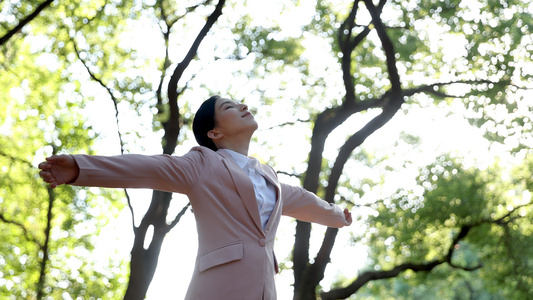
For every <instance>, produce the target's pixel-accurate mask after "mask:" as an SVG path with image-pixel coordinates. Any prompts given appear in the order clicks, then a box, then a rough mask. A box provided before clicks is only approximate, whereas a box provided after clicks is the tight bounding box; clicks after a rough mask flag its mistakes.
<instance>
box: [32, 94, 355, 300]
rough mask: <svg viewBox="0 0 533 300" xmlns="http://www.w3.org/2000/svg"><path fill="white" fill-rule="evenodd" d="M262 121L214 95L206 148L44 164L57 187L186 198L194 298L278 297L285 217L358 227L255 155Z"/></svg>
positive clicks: (198, 132) (203, 116) (200, 119)
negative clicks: (280, 230)
mask: <svg viewBox="0 0 533 300" xmlns="http://www.w3.org/2000/svg"><path fill="white" fill-rule="evenodd" d="M256 129H257V122H256V121H255V119H254V117H253V115H252V114H251V113H250V112H249V111H248V107H247V106H246V105H244V104H239V103H237V102H235V101H233V100H230V99H225V98H221V97H219V96H213V97H211V98H209V99H208V100H206V101H205V102H204V103H203V104H202V105H201V107H200V108H199V109H198V112H197V113H196V116H195V118H194V121H193V131H194V135H195V138H196V140H197V142H198V143H199V144H200V146H199V147H194V148H192V149H191V150H190V152H188V153H187V154H185V155H183V156H181V157H178V156H169V155H155V156H144V155H134V154H130V155H121V156H113V157H104V156H87V155H58V156H52V157H49V158H47V159H46V161H45V162H42V163H41V164H39V168H40V169H41V172H40V175H41V177H42V178H43V179H44V181H45V182H47V183H49V184H50V186H51V187H57V186H58V185H61V184H72V185H77V186H97V187H110V188H149V189H155V190H162V191H168V192H174V193H183V194H186V195H187V196H188V198H189V200H190V202H191V205H192V208H193V211H194V216H195V219H196V225H197V230H198V254H197V257H196V264H195V268H194V273H193V276H192V279H191V283H190V285H189V289H188V291H187V295H186V299H191V300H204V299H205V300H211V299H231V300H236V299H246V300H261V299H276V290H275V286H274V274H275V273H276V272H277V262H276V258H275V256H274V250H273V248H274V240H275V234H276V230H277V226H278V224H279V220H280V216H281V215H282V214H283V215H287V216H291V217H294V218H297V219H299V220H302V221H308V222H316V223H319V224H323V225H326V226H330V227H339V228H340V227H343V226H346V225H350V224H351V223H352V216H351V213H350V212H348V210H346V209H345V210H344V211H343V210H342V209H341V208H339V207H338V206H336V205H334V204H329V203H327V202H325V201H323V200H322V199H320V198H318V197H317V196H316V195H314V194H312V193H310V192H308V191H306V190H304V189H303V188H301V187H295V186H290V185H286V184H283V183H280V182H279V181H278V178H277V176H276V172H275V171H274V170H273V169H272V168H271V167H269V166H267V165H261V164H259V162H258V161H257V160H256V159H255V158H252V157H248V156H247V155H248V147H249V145H250V139H251V137H252V135H253V133H254V131H255V130H256Z"/></svg>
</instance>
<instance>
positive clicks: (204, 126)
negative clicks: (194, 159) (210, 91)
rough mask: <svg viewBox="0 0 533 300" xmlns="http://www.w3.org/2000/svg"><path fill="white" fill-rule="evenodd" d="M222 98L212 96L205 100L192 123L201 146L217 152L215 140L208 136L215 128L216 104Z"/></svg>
mask: <svg viewBox="0 0 533 300" xmlns="http://www.w3.org/2000/svg"><path fill="white" fill-rule="evenodd" d="M219 98H220V96H218V95H215V96H211V97H210V98H209V99H207V100H205V101H204V103H202V105H200V108H199V109H198V111H196V115H195V116H194V120H193V121H192V131H193V132H194V137H195V138H196V141H197V142H198V144H199V145H200V146H204V147H207V148H209V149H211V150H213V151H217V146H216V145H215V143H213V140H212V139H210V138H209V137H208V136H207V133H208V132H209V131H210V130H211V129H213V128H215V103H216V102H217V99H219Z"/></svg>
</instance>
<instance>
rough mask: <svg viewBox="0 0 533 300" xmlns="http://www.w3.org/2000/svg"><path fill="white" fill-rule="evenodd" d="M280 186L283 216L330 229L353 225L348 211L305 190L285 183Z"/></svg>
mask: <svg viewBox="0 0 533 300" xmlns="http://www.w3.org/2000/svg"><path fill="white" fill-rule="evenodd" d="M280 185H281V196H282V197H283V198H282V201H283V202H282V203H283V210H282V212H281V213H282V214H283V215H286V216H291V217H293V218H296V219H298V220H301V221H306V222H313V223H319V224H322V225H325V226H329V227H337V228H341V227H344V226H348V225H350V224H352V214H351V212H350V211H348V209H344V210H343V209H342V208H341V207H339V206H337V205H335V204H333V203H328V202H326V201H324V200H322V199H320V198H319V197H318V196H316V195H315V194H313V193H311V192H309V191H307V190H305V189H304V188H301V187H296V186H292V185H288V184H284V183H280Z"/></svg>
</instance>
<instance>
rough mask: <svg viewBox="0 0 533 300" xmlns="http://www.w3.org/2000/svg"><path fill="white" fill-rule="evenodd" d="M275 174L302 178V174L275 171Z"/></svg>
mask: <svg viewBox="0 0 533 300" xmlns="http://www.w3.org/2000/svg"><path fill="white" fill-rule="evenodd" d="M276 173H278V174H283V175H287V176H291V177H296V178H302V174H294V173H289V172H285V171H276Z"/></svg>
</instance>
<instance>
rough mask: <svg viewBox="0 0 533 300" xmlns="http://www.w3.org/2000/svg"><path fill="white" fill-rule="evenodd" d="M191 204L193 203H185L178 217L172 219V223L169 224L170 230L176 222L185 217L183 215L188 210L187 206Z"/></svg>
mask: <svg viewBox="0 0 533 300" xmlns="http://www.w3.org/2000/svg"><path fill="white" fill-rule="evenodd" d="M189 206H191V203H190V202H189V203H187V205H185V206H184V207H183V208H182V209H181V211H180V212H179V213H178V215H177V216H176V218H174V220H173V221H172V223H170V224H169V225H168V231H170V230H172V228H174V226H176V224H178V223H179V221H180V220H181V217H183V215H184V214H185V213H186V212H187V208H189Z"/></svg>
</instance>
